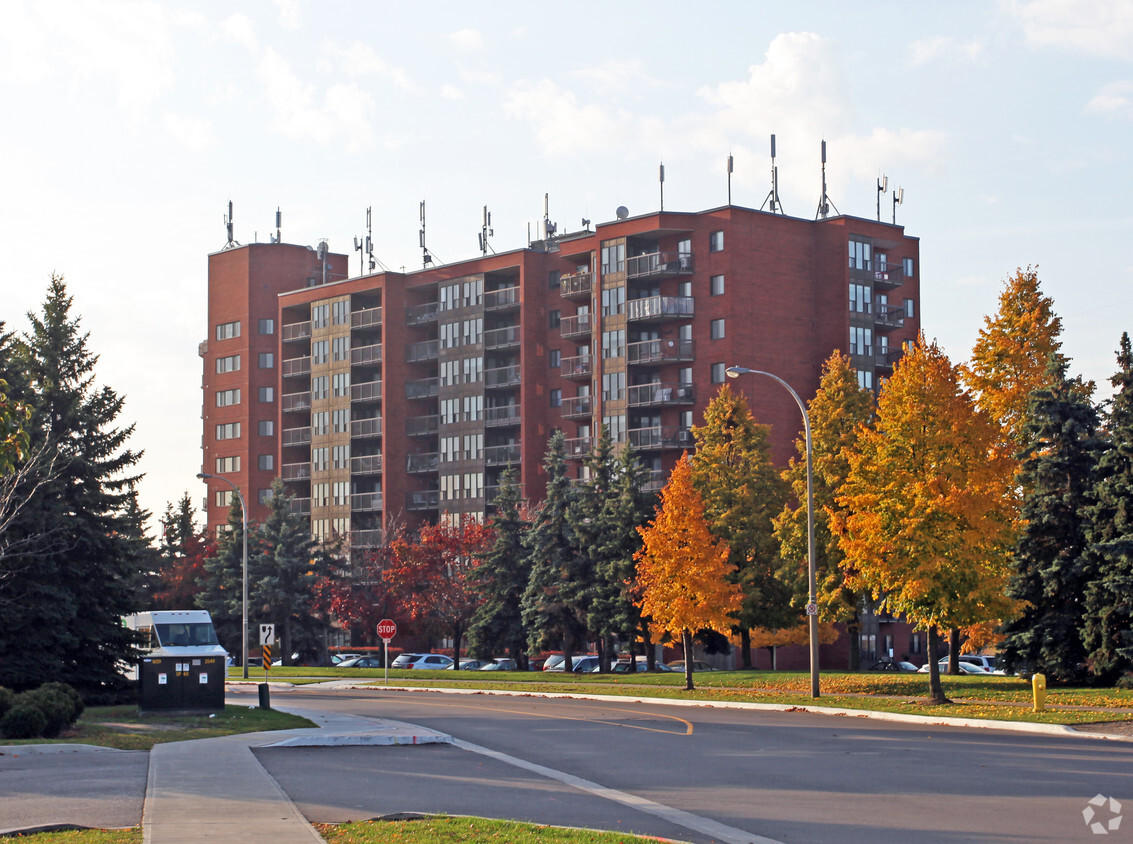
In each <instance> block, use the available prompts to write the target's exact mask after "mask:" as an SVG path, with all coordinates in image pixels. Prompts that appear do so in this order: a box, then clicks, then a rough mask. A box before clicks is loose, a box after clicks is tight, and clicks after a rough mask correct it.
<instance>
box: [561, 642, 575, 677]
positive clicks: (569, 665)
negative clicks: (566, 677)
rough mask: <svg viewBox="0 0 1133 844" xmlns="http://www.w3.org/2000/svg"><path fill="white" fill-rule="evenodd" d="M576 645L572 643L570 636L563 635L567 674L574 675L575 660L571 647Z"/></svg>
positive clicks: (564, 663) (564, 667) (564, 661)
mask: <svg viewBox="0 0 1133 844" xmlns="http://www.w3.org/2000/svg"><path fill="white" fill-rule="evenodd" d="M573 644H574V643H573V642H572V641H571V638H570V634H569V633H564V634H563V671H564V672H565V673H566V674H573V673H574V659H573V655H572V654H571V646H572V645H573Z"/></svg>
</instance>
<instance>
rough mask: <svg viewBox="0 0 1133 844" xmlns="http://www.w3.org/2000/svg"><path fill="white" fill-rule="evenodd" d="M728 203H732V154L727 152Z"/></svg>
mask: <svg viewBox="0 0 1133 844" xmlns="http://www.w3.org/2000/svg"><path fill="white" fill-rule="evenodd" d="M728 204H729V205H731V204H732V154H731V153H730V152H729V153H728Z"/></svg>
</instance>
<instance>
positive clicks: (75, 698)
mask: <svg viewBox="0 0 1133 844" xmlns="http://www.w3.org/2000/svg"><path fill="white" fill-rule="evenodd" d="M44 690H47V691H52V692H58V693H59V694H62V695H65V696H66V697H67V698H69V699H70V701H71V708H72V710H73V711H72V713H71V720H70V721H68V722H67V723H68V725H70V724H74V723H75V722H76V721H78V720H79V716H80V715H82V714H83V708H84V707H83V696H82V695H80V694H79V693H78V692H77V691H75V688H74V687H73V686H68V685H67V684H66V683H60V682H59V681H58V680H53V681H52V682H50V683H44V684H43V685H42V686H40V687H39V689H38V690H37V691H44Z"/></svg>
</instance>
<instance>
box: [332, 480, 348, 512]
mask: <svg viewBox="0 0 1133 844" xmlns="http://www.w3.org/2000/svg"><path fill="white" fill-rule="evenodd" d="M331 502H332V503H333V504H334V505H335V506H337V507H341V506H343V505H345V504H349V503H350V484H349V483H347V482H346V481H335V482H334V484H333V486H332V498H331Z"/></svg>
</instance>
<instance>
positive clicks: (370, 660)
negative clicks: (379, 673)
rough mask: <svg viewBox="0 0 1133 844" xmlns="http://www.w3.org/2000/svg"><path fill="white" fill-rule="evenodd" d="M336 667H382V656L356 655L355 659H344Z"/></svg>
mask: <svg viewBox="0 0 1133 844" xmlns="http://www.w3.org/2000/svg"><path fill="white" fill-rule="evenodd" d="M336 667H338V668H381V667H382V658H381V657H380V656H356V657H354V658H353V659H344V660H343V661H342V662H340V663H339V664H338V665H337V666H336Z"/></svg>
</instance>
